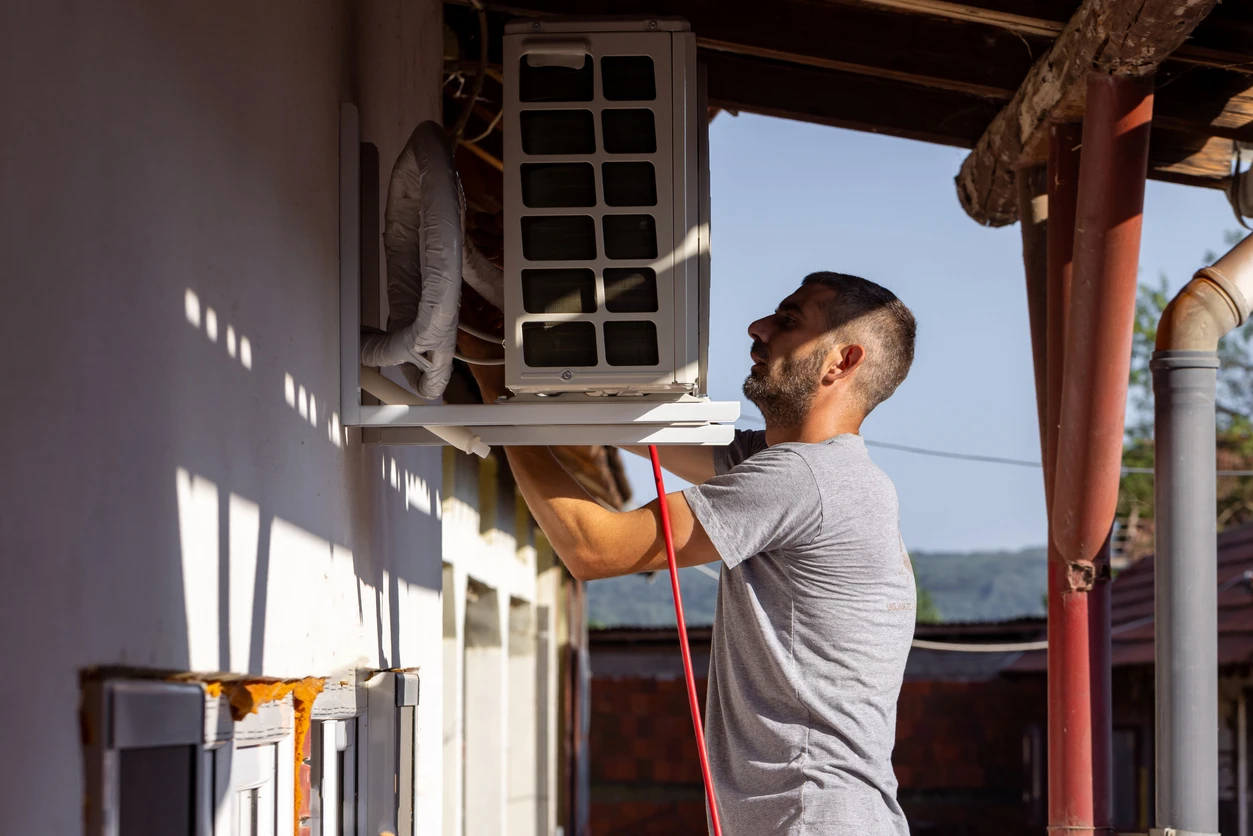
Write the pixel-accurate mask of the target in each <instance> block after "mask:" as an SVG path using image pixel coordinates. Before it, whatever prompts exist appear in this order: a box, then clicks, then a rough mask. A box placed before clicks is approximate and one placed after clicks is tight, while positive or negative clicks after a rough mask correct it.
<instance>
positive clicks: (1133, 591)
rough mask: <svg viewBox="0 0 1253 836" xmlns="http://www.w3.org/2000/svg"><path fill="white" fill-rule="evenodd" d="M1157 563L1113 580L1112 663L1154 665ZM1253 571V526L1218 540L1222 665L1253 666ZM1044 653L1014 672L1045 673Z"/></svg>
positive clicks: (1141, 564)
mask: <svg viewBox="0 0 1253 836" xmlns="http://www.w3.org/2000/svg"><path fill="white" fill-rule="evenodd" d="M1153 567H1154V561H1153V558H1152V557H1151V556H1150V557H1146V558H1143V559H1142V560H1139V561H1137V562H1136V563H1134V564H1132V565H1131V567H1130V568H1128V569H1126V570H1125V571H1123V572H1122V573H1120V574H1119V575H1118V577H1117V578H1115V579H1114V585H1113V589H1112V590H1111V596H1110V608H1111V611H1112V621H1113V627H1114V635H1113V638H1112V642H1111V644H1112V651H1113V663H1114V665H1115V666H1118V665H1151V664H1153V583H1154V577H1155V575H1154V571H1153ZM1246 571H1253V525H1245V526H1241V527H1239V528H1233V529H1231V530H1229V531H1224V532H1223V533H1222V534H1220V535H1218V664H1220V665H1235V664H1242V663H1247V662H1250V661H1253V586H1251V585H1250V584H1249V583H1248V582H1246V581H1245V580H1244V573H1245V572H1246ZM1045 659H1046V657H1045V653H1044V652H1043V651H1038V652H1035V653H1028V654H1024V655H1023V657H1022V658H1021V659H1019V660H1018V662H1017V663H1015V664H1014V665H1013V666H1012V668H1011V669H1012V670H1014V671H1043V670H1044V669H1045V664H1046V662H1045Z"/></svg>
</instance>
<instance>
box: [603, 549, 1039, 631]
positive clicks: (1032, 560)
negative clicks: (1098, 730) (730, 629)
mask: <svg viewBox="0 0 1253 836" xmlns="http://www.w3.org/2000/svg"><path fill="white" fill-rule="evenodd" d="M910 558H911V559H912V560H913V563H914V571H915V572H916V573H917V575H918V582H919V583H920V584H921V585H922V587H923V588H925V589H927V590H928V591H929V592H930V593H931V597H932V598H933V599H934V601H935V605H936V608H937V609H939V611H940V617H941V618H942V619H943V620H944V621H1001V620H1005V619H1010V618H1020V617H1023V616H1043V615H1044V591H1045V588H1046V584H1047V581H1046V563H1045V561H1046V552H1045V549H1044V548H1043V547H1038V548H1030V549H1022V550H1020V551H1004V552H914V553H912V554H911V555H910ZM715 566H716V564H715ZM679 581H680V584H681V586H682V590H683V609H684V614H685V616H686V618H687V623H688V624H689V625H692V626H708V625H710V624H712V623H713V617H714V607H715V605H716V603H717V597H718V581H717V580H715V579H714V578H711V577H709V576H707V575H705V574H703V573H702V572H700V570H698V569H681V570H679ZM587 606H588V620H589V622H590V623H591V625H592V626H593V627H671V626H673V625H674V604H673V603H672V601H671V597H670V578H669V576H668V575H667V574H666V573H665V572H658V573H657V574H656V575H654V576H653V581H652V582H651V583H650V582H649V581H648V580H647V579H646V578H645V576H644V575H629V576H627V577H624V578H610V579H608V580H603V581H591V582H590V583H588V585H587Z"/></svg>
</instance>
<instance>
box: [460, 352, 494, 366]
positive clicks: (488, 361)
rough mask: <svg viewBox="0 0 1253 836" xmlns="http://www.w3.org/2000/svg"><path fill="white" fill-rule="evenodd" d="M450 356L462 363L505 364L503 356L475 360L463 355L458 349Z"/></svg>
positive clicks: (472, 364) (479, 364)
mask: <svg viewBox="0 0 1253 836" xmlns="http://www.w3.org/2000/svg"><path fill="white" fill-rule="evenodd" d="M452 356H453V357H455V358H456V359H458V360H460V361H461V362H463V363H469V364H470V365H471V366H503V365H505V358H504V357H484V358H482V359H477V360H476V359H474V358H472V357H467V356H465V355H464V354H462V353H461V352H460V351H454V352H453V354H452Z"/></svg>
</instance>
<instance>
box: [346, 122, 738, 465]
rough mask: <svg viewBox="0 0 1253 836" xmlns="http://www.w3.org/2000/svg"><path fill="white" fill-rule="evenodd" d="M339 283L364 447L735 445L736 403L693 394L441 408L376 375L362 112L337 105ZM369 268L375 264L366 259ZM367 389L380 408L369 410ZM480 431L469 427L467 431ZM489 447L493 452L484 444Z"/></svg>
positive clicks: (350, 421) (349, 418) (353, 412)
mask: <svg viewBox="0 0 1253 836" xmlns="http://www.w3.org/2000/svg"><path fill="white" fill-rule="evenodd" d="M339 143H340V147H339V151H340V172H339V200H340V214H339V248H340V251H339V282H340V308H339V310H340V317H339V328H340V397H339V400H340V404H339V414H340V418H341V421H342V423H343V425H344V426H345V427H360V428H362V431H363V432H362V441H363V442H364V443H366V444H381V445H445V444H451V445H453V446H456V447H458V448H460V449H462V450H465V451H466V452H477V453H479V454H480V455H485V454H486V446H491V445H511V446H513V445H517V446H522V445H570V444H575V445H591V444H606V445H628V444H696V445H726V444H730V443H731V440H732V438H733V437H734V434H735V428H734V426H733V422H734V421H735V420H736V419H737V418H738V417H739V414H740V405H739V403H738V402H735V401H728V402H716V401H711V400H709V399H708V398H693V397H691V396H684V397H679V396H670V395H659V396H652V395H646V396H638V397H628V396H617V397H589V396H586V395H582V394H577V393H572V394H568V395H562V396H560V397H554V398H550V399H545V400H543V401H537V400H534V399H520V400H518V401H516V402H515V401H510V402H506V403H500V404H457V405H450V404H440V403H431V402H427V401H423V400H421V399H420V398H418V397H417V395H416V394H414V393H413V392H411V391H410V390H409V389H407V388H406V387H404V386H401V385H400V384H399V383H396V382H395V381H394V380H392V379H390V378H387V377H384V376H383V375H382V374H381V373H380V372H379V371H378V370H377V369H372V368H363V367H362V365H361V287H362V284H361V283H362V281H371V282H374V281H378V280H379V277H378V276H373V275H362V270H361V264H362V262H363V259H362V247H363V245H364V246H369V247H374V246H377V242H363V241H362V240H361V212H362V210H363V208H366V209H368V210H369V211H373V207H362V205H361V182H360V176H361V175H360V168H361V144H360V143H361V137H360V129H359V126H358V115H357V109H356V107H354V106H353V105H351V104H343V105H341V106H340V131H339ZM365 263H367V264H368V263H370V261H369V260H365ZM363 391H364V392H368V393H369V394H370V395H373V396H374V397H375V398H378V399H379V400H380V401H382V402H383V405H382V406H363V405H362V403H361V393H362V392H363ZM467 427H469V428H473V429H472V430H467V429H465V428H467ZM485 445H486V446H485Z"/></svg>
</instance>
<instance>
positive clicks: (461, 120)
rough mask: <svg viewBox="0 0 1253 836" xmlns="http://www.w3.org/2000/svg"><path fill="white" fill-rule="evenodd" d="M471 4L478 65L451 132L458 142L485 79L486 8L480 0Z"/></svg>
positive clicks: (463, 133) (481, 90)
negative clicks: (476, 28) (475, 19)
mask: <svg viewBox="0 0 1253 836" xmlns="http://www.w3.org/2000/svg"><path fill="white" fill-rule="evenodd" d="M471 5H473V6H474V10H475V11H476V12H478V16H479V66H478V70H477V71H475V73H474V86H473V87H471V88H470V98H469V99H467V100H466V103H465V106H463V107H462V108H461V115H460V117H458V119H457V125H456V127H455V128H454V129H453V132H452V135H453V138H454V139H456V140H457V141H458V142H461V141H463V140H462V137H463V136H464V135H465V132H466V124H467V123H468V122H469V121H470V114H471V113H473V112H474V104H475V102H477V101H478V100H479V96H481V95H483V82H484V81H486V80H487V9H486V8H485V7H484V6H483V4H482V2H480V0H471Z"/></svg>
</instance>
